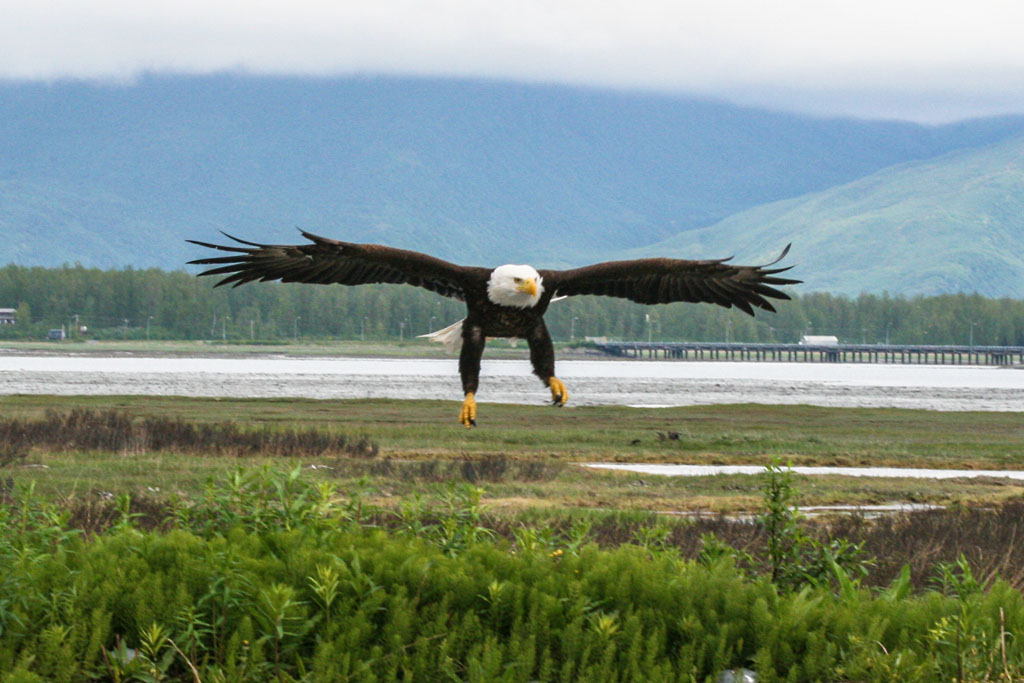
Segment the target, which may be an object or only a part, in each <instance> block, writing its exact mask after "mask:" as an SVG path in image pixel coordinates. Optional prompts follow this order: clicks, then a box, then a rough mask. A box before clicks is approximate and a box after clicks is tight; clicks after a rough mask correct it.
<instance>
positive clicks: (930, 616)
mask: <svg viewBox="0 0 1024 683" xmlns="http://www.w3.org/2000/svg"><path fill="white" fill-rule="evenodd" d="M362 498H363V496H362V492H360V491H357V492H355V495H352V496H340V495H339V494H338V492H337V491H334V490H333V489H332V488H331V487H330V486H329V485H326V484H323V483H319V484H315V483H313V482H309V481H307V480H305V478H303V477H302V476H301V475H300V474H299V471H298V470H294V471H292V472H285V473H280V472H274V471H269V470H264V471H257V472H239V473H237V474H236V475H234V476H233V477H231V478H230V479H229V481H228V482H226V483H225V484H222V485H219V486H216V487H212V488H211V489H210V491H209V492H208V494H207V495H206V496H205V497H204V498H203V500H201V501H198V502H197V503H196V504H195V505H192V506H189V507H184V506H179V508H178V509H177V510H176V513H175V515H174V516H173V518H172V519H171V520H169V521H168V525H169V528H168V529H167V530H165V531H160V532H142V531H139V530H137V529H135V528H134V527H133V525H132V512H131V508H130V501H128V500H127V499H124V500H122V501H121V503H120V509H121V521H120V523H119V524H117V525H116V526H115V527H113V528H112V529H111V530H109V531H108V532H106V533H104V534H102V535H99V536H96V537H93V538H86V537H84V536H83V535H81V534H79V533H76V532H73V531H70V530H69V529H68V526H67V519H66V518H65V517H63V516H62V513H61V512H60V510H59V509H58V508H57V507H55V506H53V505H50V504H45V503H38V502H36V501H34V499H33V497H32V492H31V490H27V491H21V492H19V494H18V495H16V496H14V498H13V500H8V501H6V503H5V504H4V505H2V506H0V680H3V681H4V682H5V683H13V682H15V681H18V682H24V681H80V680H93V679H101V680H114V681H129V680H131V681H163V680H180V681H196V680H201V681H249V680H285V681H289V680H307V681H343V680H358V681H388V680H407V681H408V680H426V681H431V680H445V679H449V680H468V681H533V680H544V681H547V680H558V681H580V680H585V681H591V680H593V681H704V680H714V679H715V677H716V675H717V674H719V673H720V672H721V671H723V670H725V669H730V668H736V667H742V666H746V667H749V668H752V669H754V670H756V671H757V673H758V675H759V680H760V681H776V680H790V681H811V680H877V681H890V680H901V681H914V680H920V681H932V680H962V681H967V680H971V681H976V680H1014V679H1016V678H1018V677H1019V676H1020V675H1021V673H1022V672H1024V645H1022V644H1020V643H1019V641H1018V638H1016V637H1015V636H1016V634H1020V633H1024V604H1022V598H1021V595H1020V594H1019V593H1018V592H1016V591H1014V590H1013V589H1012V588H1010V587H1009V586H1008V585H1006V584H1003V583H1000V582H997V583H995V584H994V585H992V586H989V587H987V589H986V588H985V587H983V586H981V585H979V583H978V582H977V581H976V580H975V579H974V577H973V576H972V574H971V572H970V569H969V567H967V566H966V564H958V565H951V566H947V567H945V568H944V571H943V573H942V576H941V579H942V583H941V585H940V586H939V587H938V589H937V590H935V591H931V592H927V593H925V594H923V595H916V596H915V595H911V594H910V591H909V575H907V574H904V575H903V576H902V577H901V578H900V579H899V580H897V581H896V582H895V583H894V584H893V585H892V586H890V587H889V588H888V589H887V590H886V591H884V592H882V593H878V594H872V593H870V592H869V591H867V590H866V589H862V588H860V587H859V586H858V585H857V584H856V582H855V581H852V580H850V579H849V578H846V579H842V578H841V579H840V580H839V581H838V586H839V588H838V590H837V591H833V590H832V589H831V588H829V587H828V586H827V585H811V584H807V585H805V586H804V587H802V588H795V587H787V588H786V589H785V590H783V589H780V588H778V587H777V586H776V584H774V583H772V581H771V580H770V579H769V578H768V577H763V578H751V577H749V576H747V575H745V574H744V573H743V572H741V571H740V570H738V569H736V568H735V566H734V564H733V561H732V559H731V557H730V555H729V553H727V552H723V553H715V554H709V555H708V556H706V557H705V558H704V560H705V562H704V564H701V563H697V562H691V561H686V560H681V559H679V558H678V557H677V556H676V555H675V554H674V553H673V552H671V551H663V550H659V549H658V548H657V547H656V546H657V544H647V546H646V547H641V546H634V545H629V546H623V547H620V548H618V549H614V550H601V549H599V548H597V547H596V546H595V545H593V544H590V545H587V544H586V543H583V542H581V540H580V537H582V536H583V535H585V532H581V534H580V537H577V538H573V539H571V540H569V541H567V543H566V545H565V546H564V547H558V548H555V549H552V544H551V543H537V542H527V541H529V540H530V539H531V538H532V539H533V540H534V541H536V539H537V538H538V537H539V536H540V535H542V532H541V530H534V531H533V532H531V533H525V532H524V533H523V534H521V536H522V538H523V539H524V541H523V543H522V544H516V545H509V544H508V543H507V542H505V541H496V540H494V539H493V538H492V537H491V536H490V535H488V534H487V533H484V532H483V530H482V529H481V528H480V527H479V525H478V521H479V514H478V513H479V490H478V489H473V488H463V489H453V494H452V496H451V499H450V501H448V504H447V506H446V508H445V509H441V510H430V511H425V510H419V512H417V508H416V506H415V505H413V504H410V505H408V506H406V507H405V509H404V511H403V513H402V514H403V522H404V523H403V525H402V529H400V530H397V531H391V532H385V531H384V530H381V529H377V528H373V527H371V526H369V525H368V521H367V520H369V519H370V518H371V517H369V516H367V515H366V511H365V509H364V506H363V503H362ZM838 576H840V577H844V576H845V574H844V573H843V572H842V571H840V572H839V574H838Z"/></svg>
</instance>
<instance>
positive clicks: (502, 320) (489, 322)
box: [459, 286, 555, 394]
mask: <svg viewBox="0 0 1024 683" xmlns="http://www.w3.org/2000/svg"><path fill="white" fill-rule="evenodd" d="M551 296H552V293H551V292H550V291H547V290H545V291H544V292H543V293H542V294H541V297H540V300H539V301H538V302H537V305H536V306H533V307H532V308H514V307H511V306H501V305H498V304H496V303H494V302H492V301H491V300H490V299H488V298H487V290H486V286H482V287H472V288H469V289H468V290H467V291H466V309H467V310H466V319H465V320H464V321H463V323H462V351H461V352H460V354H459V375H460V376H461V378H462V391H463V393H473V394H475V393H476V392H477V388H478V387H479V384H480V359H481V358H482V357H483V354H484V346H485V345H486V344H487V338H488V337H516V338H518V339H523V340H525V341H526V343H527V345H528V346H529V347H530V363H531V365H532V366H533V373H534V374H535V375H537V377H539V378H540V381H541V382H543V383H544V386H549V384H550V381H551V378H552V377H553V376H554V374H555V349H554V346H553V345H552V343H551V335H550V334H548V328H547V325H545V324H544V314H545V313H546V312H547V310H548V304H550V303H551Z"/></svg>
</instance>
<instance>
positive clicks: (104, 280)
mask: <svg viewBox="0 0 1024 683" xmlns="http://www.w3.org/2000/svg"><path fill="white" fill-rule="evenodd" d="M212 285H213V282H211V281H210V280H209V279H199V278H196V277H195V276H194V275H192V274H189V273H186V272H184V271H175V272H167V271H162V270H156V269H151V270H134V269H130V268H128V269H124V270H98V269H90V268H84V267H82V266H64V267H62V268H42V267H23V266H15V265H9V266H5V267H3V268H0V308H13V309H16V311H17V313H16V316H17V323H16V324H14V325H0V338H4V339H42V338H45V337H46V335H47V332H48V330H51V329H59V328H61V327H63V328H64V329H65V330H67V333H68V336H69V337H70V338H71V339H81V338H93V339H120V338H125V339H146V338H151V339H212V340H222V341H256V342H259V341H274V340H278V341H280V340H287V339H293V338H301V339H307V340H308V339H361V338H362V339H367V340H383V339H400V338H406V339H408V338H410V337H413V336H416V335H419V334H424V333H426V332H428V331H432V330H436V329H438V328H440V327H443V326H445V325H448V324H450V323H452V322H455V321H456V320H458V319H460V318H461V317H463V315H464V307H463V305H462V303H461V302H458V301H455V300H452V299H445V298H443V297H439V296H437V295H434V294H432V293H430V292H427V291H425V290H421V289H418V288H414V287H408V286H401V285H372V286H363V287H330V286H329V287H311V286H308V285H283V284H278V283H268V284H256V285H248V286H245V287H240V288H238V289H231V288H219V289H214V288H213V287H212ZM793 297H794V298H793V300H792V301H784V302H780V303H779V304H778V313H777V314H771V313H767V312H765V313H759V314H758V315H757V317H756V318H751V317H749V316H747V315H745V314H743V313H741V312H739V311H736V310H727V309H723V308H720V307H718V306H711V305H706V304H700V305H690V304H670V305H666V306H642V305H639V304H634V303H632V302H629V301H624V300H619V299H610V298H604V297H574V298H570V299H566V300H564V301H560V302H556V303H554V304H552V306H551V308H550V310H549V311H548V314H547V318H546V319H547V322H548V327H549V328H550V330H551V334H552V336H553V337H554V338H555V340H558V341H572V340H582V339H584V338H586V337H607V338H609V339H621V340H647V339H652V340H672V341H736V342H773V341H774V342H795V341H798V340H799V339H800V337H801V336H802V335H804V334H821V335H835V336H837V337H838V338H839V340H840V341H841V342H845V343H868V344H876V343H886V342H890V343H908V344H976V345H1024V301H1020V300H1014V299H987V298H984V297H981V296H978V295H967V294H950V295H941V296H930V297H913V298H906V297H900V296H889V295H881V296H876V295H861V296H860V297H857V298H854V299H851V298H847V297H840V296H833V295H830V294H824V293H810V294H802V295H798V294H796V293H795V292H794V293H793Z"/></svg>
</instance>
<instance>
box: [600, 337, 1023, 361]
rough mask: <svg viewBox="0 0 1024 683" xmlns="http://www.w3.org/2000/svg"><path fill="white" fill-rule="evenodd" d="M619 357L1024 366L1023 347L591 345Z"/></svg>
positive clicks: (625, 343)
mask: <svg viewBox="0 0 1024 683" xmlns="http://www.w3.org/2000/svg"><path fill="white" fill-rule="evenodd" d="M594 346H595V347H596V348H597V349H598V350H600V351H603V352H604V353H607V354H608V355H610V356H617V357H619V358H648V359H652V360H653V359H659V358H660V359H666V360H698V361H700V360H723V361H781V362H804V363H902V364H908V365H1018V364H1021V365H1024V346H937V345H923V344H821V345H817V344H764V343H750V344H747V343H741V342H611V341H609V342H594Z"/></svg>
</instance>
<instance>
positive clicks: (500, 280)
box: [487, 265, 544, 308]
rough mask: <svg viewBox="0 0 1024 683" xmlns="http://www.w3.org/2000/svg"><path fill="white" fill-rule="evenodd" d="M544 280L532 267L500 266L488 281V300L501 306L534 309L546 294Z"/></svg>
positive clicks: (492, 272)
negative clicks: (542, 295)
mask: <svg viewBox="0 0 1024 683" xmlns="http://www.w3.org/2000/svg"><path fill="white" fill-rule="evenodd" d="M543 280H544V279H543V278H542V277H541V276H540V273H538V272H537V271H536V270H534V269H533V268H532V267H531V266H514V265H505V266H498V267H497V268H495V269H494V270H493V271H491V279H490V280H488V281H487V298H488V299H490V300H491V301H492V302H494V303H496V304H498V305H500V306H514V307H516V308H532V307H534V306H536V305H537V302H538V301H540V297H541V294H543V293H544V286H543V285H542V284H541V283H542V282H543Z"/></svg>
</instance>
